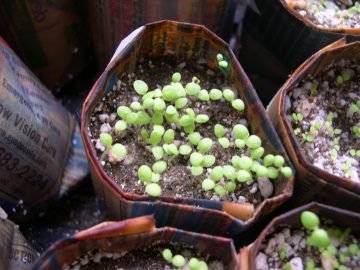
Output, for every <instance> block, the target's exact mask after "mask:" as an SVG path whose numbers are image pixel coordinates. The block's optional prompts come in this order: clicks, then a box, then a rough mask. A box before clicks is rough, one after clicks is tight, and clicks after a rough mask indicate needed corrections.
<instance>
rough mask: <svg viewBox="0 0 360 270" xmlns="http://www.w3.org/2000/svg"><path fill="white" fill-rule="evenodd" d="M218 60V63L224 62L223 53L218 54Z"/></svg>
mask: <svg viewBox="0 0 360 270" xmlns="http://www.w3.org/2000/svg"><path fill="white" fill-rule="evenodd" d="M216 60H217V61H218V62H220V61H222V60H224V56H223V55H222V54H221V53H218V54H217V55H216Z"/></svg>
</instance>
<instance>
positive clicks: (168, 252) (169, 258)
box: [162, 248, 173, 263]
mask: <svg viewBox="0 0 360 270" xmlns="http://www.w3.org/2000/svg"><path fill="white" fill-rule="evenodd" d="M162 256H163V258H164V259H165V260H166V261H167V262H169V263H171V261H172V258H173V254H172V252H171V250H170V249H168V248H165V249H164V250H163V251H162Z"/></svg>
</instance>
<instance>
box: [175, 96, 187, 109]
mask: <svg viewBox="0 0 360 270" xmlns="http://www.w3.org/2000/svg"><path fill="white" fill-rule="evenodd" d="M187 102H188V99H187V98H185V97H183V98H178V99H177V100H176V101H175V107H176V108H177V109H182V108H184V107H185V106H186V104H187Z"/></svg>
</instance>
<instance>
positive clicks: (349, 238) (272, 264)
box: [256, 221, 360, 270]
mask: <svg viewBox="0 0 360 270" xmlns="http://www.w3.org/2000/svg"><path fill="white" fill-rule="evenodd" d="M322 223H324V224H327V225H324V226H321V228H323V229H325V230H326V231H327V232H328V234H329V236H330V239H331V244H330V246H332V247H331V248H328V250H331V249H332V248H333V247H334V248H335V250H336V253H335V255H333V253H332V251H331V252H330V253H331V254H327V253H328V252H324V251H323V252H320V251H319V249H318V248H317V247H314V246H308V245H307V244H306V238H307V236H308V235H309V231H306V230H305V229H304V228H301V229H295V228H289V227H284V226H283V227H280V228H278V229H276V231H275V232H273V233H271V234H270V235H269V236H267V237H266V240H265V241H264V243H262V244H261V246H260V251H259V253H258V255H257V257H256V269H257V270H275V269H284V266H285V264H286V263H290V265H291V267H292V268H291V269H308V268H307V267H306V266H307V263H308V261H310V260H312V261H313V262H314V263H315V267H320V268H321V269H333V268H326V266H328V265H329V262H330V265H331V263H332V262H333V261H337V262H338V264H339V266H340V265H342V266H343V267H346V268H341V269H348V270H350V269H354V270H355V269H357V270H359V269H360V238H359V237H358V236H355V235H353V234H351V233H350V230H346V229H343V228H338V227H336V226H334V225H333V224H331V222H329V221H322ZM348 233H350V234H348ZM342 235H344V240H341V239H340V238H341V237H343V236H342ZM328 255H331V256H328ZM320 268H318V269H320ZM309 269H314V268H309ZM337 269H340V268H337Z"/></svg>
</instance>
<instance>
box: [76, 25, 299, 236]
mask: <svg viewBox="0 0 360 270" xmlns="http://www.w3.org/2000/svg"><path fill="white" fill-rule="evenodd" d="M164 33H166V35H164ZM169 50H171V51H174V52H175V54H176V55H179V56H180V55H182V56H186V58H187V59H188V58H190V57H191V56H195V57H199V55H201V56H202V57H203V58H205V60H206V61H208V65H209V66H210V67H216V66H217V62H216V54H217V53H218V52H219V51H221V52H222V53H223V54H224V57H225V58H226V59H228V61H229V68H228V69H227V70H226V74H225V76H226V77H228V78H231V79H230V80H232V81H233V82H234V85H235V87H236V88H237V89H239V95H240V98H241V99H242V100H244V102H245V104H246V108H247V109H246V110H247V112H246V113H247V117H248V121H249V122H250V123H251V129H252V130H251V131H252V133H254V134H257V135H259V136H260V137H261V138H262V140H263V141H264V142H265V143H264V148H265V149H266V150H267V151H268V152H271V153H278V154H282V155H284V157H285V158H286V162H287V164H290V163H289V161H288V158H287V157H286V153H285V151H284V149H283V147H282V145H281V143H280V141H279V139H278V137H277V135H276V132H275V131H274V129H273V127H272V125H271V124H270V122H269V120H268V118H267V116H266V113H265V111H264V108H263V107H262V105H261V102H260V100H259V98H258V97H257V95H256V92H255V90H254V89H253V87H252V85H251V83H250V81H249V80H248V79H247V77H246V75H245V73H244V71H243V70H242V68H241V66H240V64H239V62H238V61H237V60H236V57H235V56H234V54H233V53H232V52H231V50H230V49H229V47H228V45H227V44H226V43H225V42H223V41H222V40H221V39H220V38H218V37H217V36H215V35H214V34H213V33H212V32H210V31H209V30H207V29H206V28H205V27H203V26H199V25H193V24H185V23H176V22H172V21H162V22H158V23H153V24H148V25H146V26H144V27H141V28H139V29H138V30H136V31H135V32H134V33H132V34H131V35H130V36H129V37H127V38H126V39H125V40H124V41H123V43H121V44H120V47H119V48H118V50H117V52H116V53H115V55H114V57H113V59H112V60H111V61H110V63H109V65H108V66H107V68H106V69H105V71H104V73H103V74H102V75H101V77H100V78H99V79H98V81H97V82H96V84H95V85H94V86H93V88H92V90H91V92H90V94H89V96H88V97H87V99H86V101H85V103H84V106H83V111H82V116H81V119H82V127H81V128H82V137H83V141H84V144H85V145H86V152H87V157H88V160H89V163H90V167H91V171H92V176H93V183H94V186H95V189H96V191H97V193H98V195H99V197H100V198H102V199H103V200H104V201H105V205H106V207H107V210H108V212H109V214H110V216H111V217H112V218H116V219H125V218H129V217H135V216H140V215H146V214H154V215H155V219H156V220H157V224H158V225H159V226H173V227H177V228H182V229H185V230H192V231H197V232H206V233H210V234H217V235H235V234H238V233H240V232H241V231H243V230H245V229H246V228H247V227H249V226H250V225H251V224H253V223H254V222H256V221H257V220H258V219H260V218H261V217H263V216H264V215H266V214H268V213H270V212H271V211H272V210H274V209H275V208H276V207H278V206H279V205H280V204H282V203H283V202H285V201H286V200H287V199H288V198H289V197H290V196H291V194H292V189H293V183H294V178H293V177H291V178H290V179H289V180H285V179H282V180H279V181H275V182H274V185H275V187H274V190H275V191H274V196H273V197H271V198H269V199H267V200H265V201H263V202H262V203H261V204H260V205H259V206H258V207H257V208H256V209H255V210H254V207H253V205H250V204H240V203H232V202H220V201H210V200H200V199H193V198H178V197H160V199H159V200H154V199H151V198H150V197H148V196H140V195H136V194H130V193H126V192H124V191H123V190H122V189H121V187H120V186H119V185H118V184H116V183H115V182H114V181H113V180H112V179H111V178H110V177H109V176H107V175H106V173H105V171H104V170H103V167H102V166H101V165H100V163H99V161H98V158H97V155H96V151H95V148H94V146H93V143H92V142H91V140H90V137H89V135H88V125H89V115H90V114H91V113H92V111H93V109H94V107H95V106H96V104H97V103H98V102H99V101H100V100H101V98H102V97H103V96H104V94H105V93H106V92H107V91H109V90H110V89H111V87H112V83H113V82H114V80H115V79H116V75H117V74H119V73H122V72H124V71H126V72H129V71H130V72H131V71H132V70H133V69H134V67H135V66H136V64H137V61H138V59H139V58H140V57H142V56H145V57H149V56H150V55H151V56H156V55H163V54H164V52H166V51H169ZM195 59H196V58H195ZM290 166H291V165H290ZM195 215H196V218H194V216H195ZM209 224H211V226H209Z"/></svg>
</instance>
